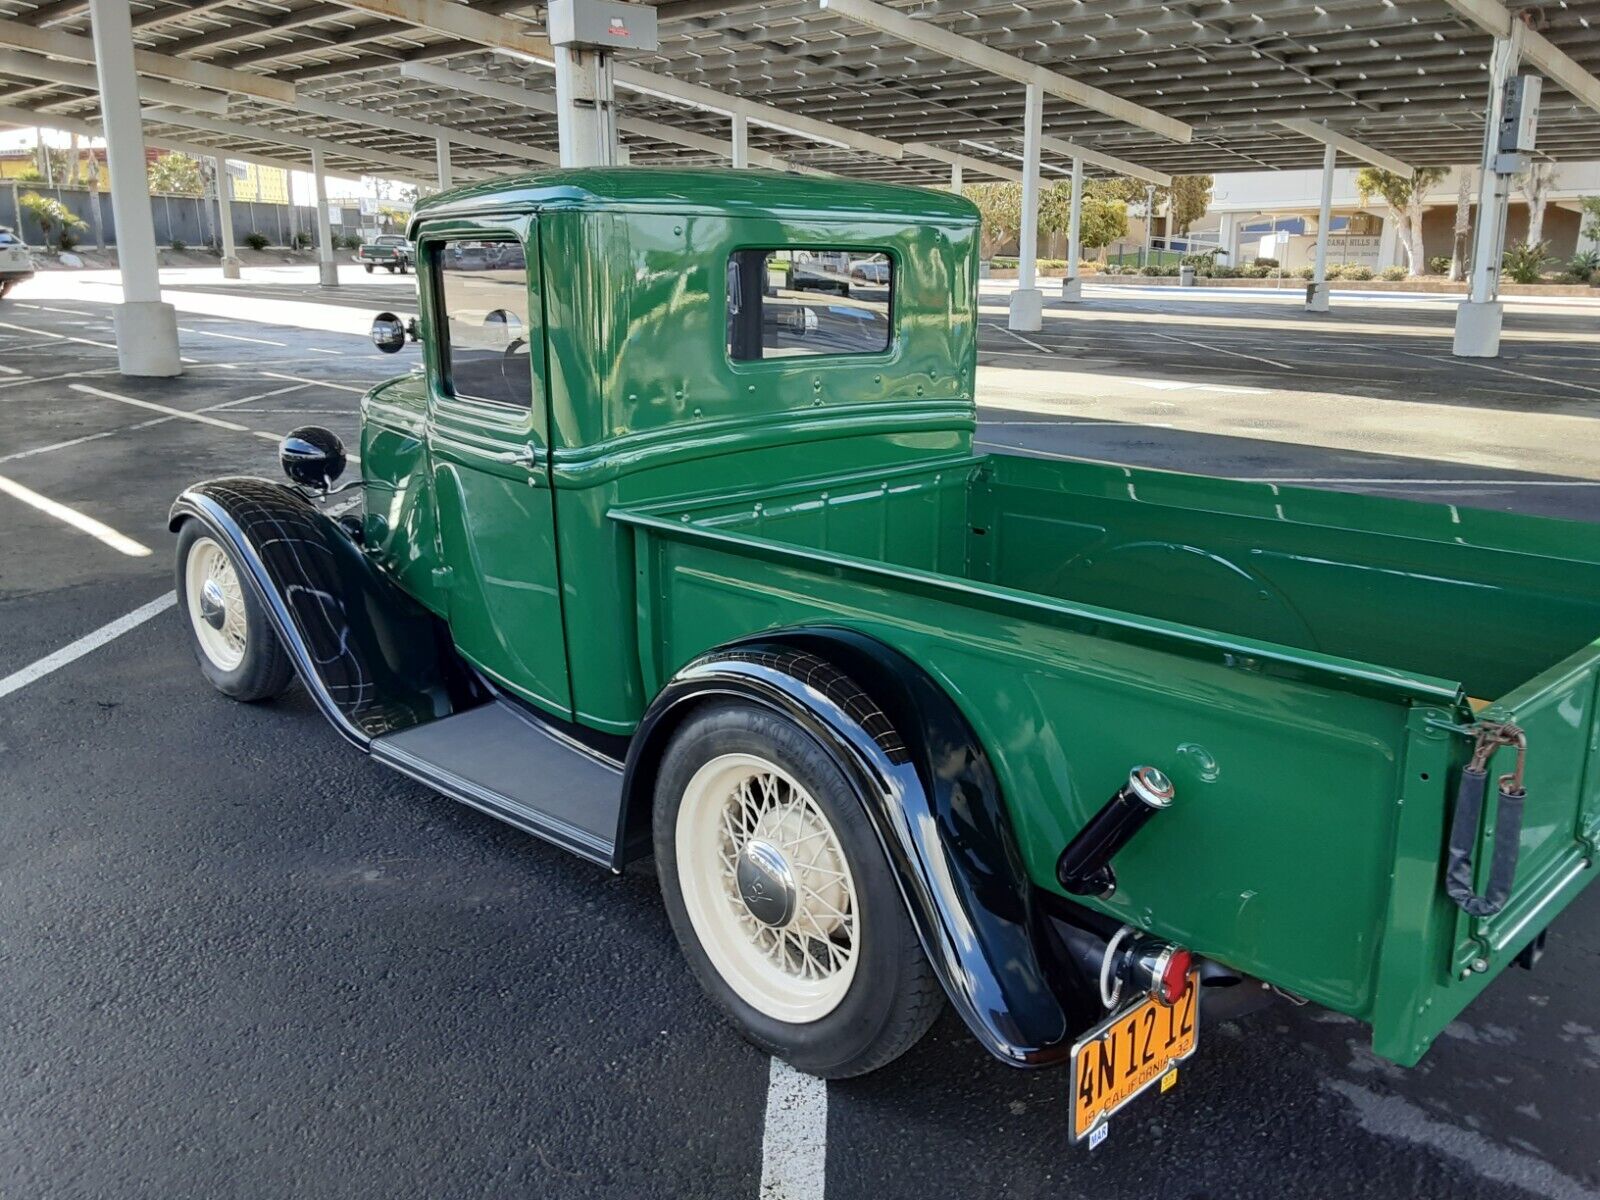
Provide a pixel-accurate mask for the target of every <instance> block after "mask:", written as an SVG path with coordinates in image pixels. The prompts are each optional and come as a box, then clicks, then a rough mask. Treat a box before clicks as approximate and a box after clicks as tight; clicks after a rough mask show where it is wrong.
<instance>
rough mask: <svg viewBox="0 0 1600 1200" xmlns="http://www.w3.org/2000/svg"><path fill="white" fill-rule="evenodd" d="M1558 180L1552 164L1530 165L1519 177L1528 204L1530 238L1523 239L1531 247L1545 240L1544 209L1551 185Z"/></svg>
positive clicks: (1537, 163)
mask: <svg viewBox="0 0 1600 1200" xmlns="http://www.w3.org/2000/svg"><path fill="white" fill-rule="evenodd" d="M1555 179H1556V165H1555V163H1550V162H1536V163H1529V164H1528V168H1527V169H1526V170H1525V171H1523V172H1521V173H1520V174H1519V175H1518V176H1517V183H1518V184H1520V185H1521V187H1522V195H1523V198H1524V199H1526V200H1527V202H1528V236H1527V237H1526V238H1524V239H1523V241H1525V242H1526V243H1527V244H1528V245H1530V246H1537V245H1538V244H1539V243H1540V242H1541V241H1543V240H1544V208H1545V204H1546V203H1548V202H1549V199H1550V185H1551V184H1553V183H1554V182H1555Z"/></svg>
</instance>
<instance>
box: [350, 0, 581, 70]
mask: <svg viewBox="0 0 1600 1200" xmlns="http://www.w3.org/2000/svg"><path fill="white" fill-rule="evenodd" d="M335 3H337V4H339V5H342V6H343V7H345V8H352V9H355V10H356V11H357V12H364V13H371V14H372V15H373V16H375V17H388V18H389V19H391V20H394V21H404V22H405V23H406V24H407V25H415V26H416V27H417V28H419V29H431V30H433V31H434V32H435V33H447V34H449V35H450V36H451V37H458V38H460V39H461V40H462V41H465V42H475V43H476V44H477V45H480V46H489V47H491V48H493V49H496V50H510V51H511V52H512V53H514V54H526V55H528V56H529V57H530V58H537V59H540V60H542V61H544V62H547V63H554V62H555V60H556V53H555V47H554V46H552V45H551V44H550V43H549V41H548V40H547V39H545V38H542V37H539V36H538V35H536V34H533V33H530V32H528V27H527V26H526V25H524V24H522V23H520V22H517V21H508V20H506V19H505V18H504V17H493V16H490V15H488V14H487V13H483V12H474V11H473V10H472V9H470V8H468V7H467V6H466V5H465V4H452V3H450V2H449V0H335Z"/></svg>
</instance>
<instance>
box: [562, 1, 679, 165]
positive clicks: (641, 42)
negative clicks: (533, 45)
mask: <svg viewBox="0 0 1600 1200" xmlns="http://www.w3.org/2000/svg"><path fill="white" fill-rule="evenodd" d="M549 36H550V44H551V45H552V46H554V47H555V49H556V106H557V108H556V123H557V127H558V130H559V133H560V139H561V165H562V166H563V167H595V166H601V167H609V166H617V165H619V164H620V163H621V161H622V156H621V154H620V152H619V147H618V144H617V119H616V113H615V105H614V88H613V84H612V79H611V56H612V55H613V54H615V53H616V52H617V51H618V50H654V49H656V48H657V45H658V43H657V40H656V10H655V9H654V8H651V7H650V6H648V5H645V4H623V3H618V2H617V0H552V2H551V4H550V10H549Z"/></svg>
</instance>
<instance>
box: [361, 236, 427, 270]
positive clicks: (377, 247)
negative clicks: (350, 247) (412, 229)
mask: <svg viewBox="0 0 1600 1200" xmlns="http://www.w3.org/2000/svg"><path fill="white" fill-rule="evenodd" d="M356 261H357V262H358V263H360V264H361V265H362V266H364V267H365V268H366V269H367V274H368V275H371V274H372V269H373V268H374V267H386V268H388V271H389V274H391V275H393V274H395V273H396V272H399V273H400V274H401V275H404V274H405V273H406V272H407V271H409V270H410V269H411V267H412V265H413V264H414V263H415V262H416V252H415V251H414V250H413V249H412V247H411V243H410V242H408V241H407V240H406V239H405V238H403V237H400V236H399V235H397V234H387V233H386V234H382V235H380V236H379V237H375V238H373V239H372V240H371V241H370V242H362V243H361V245H360V246H358V247H357V248H356Z"/></svg>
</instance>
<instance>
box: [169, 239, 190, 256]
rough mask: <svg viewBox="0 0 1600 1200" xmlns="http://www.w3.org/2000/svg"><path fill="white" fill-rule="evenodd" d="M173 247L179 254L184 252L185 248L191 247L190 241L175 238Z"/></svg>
mask: <svg viewBox="0 0 1600 1200" xmlns="http://www.w3.org/2000/svg"><path fill="white" fill-rule="evenodd" d="M172 248H173V249H174V250H176V251H177V252H178V253H179V254H182V253H183V252H184V251H185V250H187V249H188V248H189V243H188V242H186V241H184V240H183V239H182V238H173V239H172Z"/></svg>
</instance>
